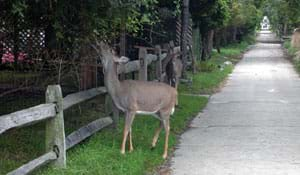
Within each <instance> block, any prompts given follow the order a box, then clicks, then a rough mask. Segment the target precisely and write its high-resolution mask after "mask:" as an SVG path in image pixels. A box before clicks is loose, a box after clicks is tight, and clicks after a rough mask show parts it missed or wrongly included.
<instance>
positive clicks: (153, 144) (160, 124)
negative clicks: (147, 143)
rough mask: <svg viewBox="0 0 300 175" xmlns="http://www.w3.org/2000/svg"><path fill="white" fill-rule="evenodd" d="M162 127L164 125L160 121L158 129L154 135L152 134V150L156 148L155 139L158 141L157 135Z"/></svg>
mask: <svg viewBox="0 0 300 175" xmlns="http://www.w3.org/2000/svg"><path fill="white" fill-rule="evenodd" d="M163 126H164V125H163V122H162V121H160V123H159V127H158V128H157V129H156V131H155V134H154V137H153V140H152V149H154V148H155V146H156V143H157V139H158V137H159V134H160V132H161V130H162V128H163Z"/></svg>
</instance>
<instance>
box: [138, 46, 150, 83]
mask: <svg viewBox="0 0 300 175" xmlns="http://www.w3.org/2000/svg"><path fill="white" fill-rule="evenodd" d="M146 55H147V50H146V48H140V49H139V60H140V70H139V80H142V81H147V80H148V78H147V70H148V69H147V59H146Z"/></svg>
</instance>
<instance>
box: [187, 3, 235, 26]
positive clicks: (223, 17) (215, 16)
mask: <svg viewBox="0 0 300 175" xmlns="http://www.w3.org/2000/svg"><path fill="white" fill-rule="evenodd" d="M190 12H191V14H192V18H193V21H194V23H195V24H196V25H198V26H199V27H200V28H201V30H202V31H203V30H204V31H208V30H210V29H215V28H219V27H222V26H224V25H225V24H226V22H227V21H228V19H229V16H230V14H229V7H228V1H227V0H215V1H208V0H206V1H203V0H191V1H190Z"/></svg>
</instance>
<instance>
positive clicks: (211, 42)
mask: <svg viewBox="0 0 300 175" xmlns="http://www.w3.org/2000/svg"><path fill="white" fill-rule="evenodd" d="M214 33H215V32H214V30H210V31H208V55H209V57H210V55H211V52H212V50H213V46H214Z"/></svg>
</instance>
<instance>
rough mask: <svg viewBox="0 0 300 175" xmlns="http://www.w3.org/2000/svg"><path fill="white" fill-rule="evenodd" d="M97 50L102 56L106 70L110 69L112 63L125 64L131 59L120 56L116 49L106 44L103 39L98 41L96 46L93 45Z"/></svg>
mask: <svg viewBox="0 0 300 175" xmlns="http://www.w3.org/2000/svg"><path fill="white" fill-rule="evenodd" d="M92 47H93V48H94V49H95V50H96V52H97V54H98V55H99V56H100V59H101V63H102V65H103V69H104V70H108V69H109V66H110V64H112V63H114V64H125V63H127V62H128V61H129V58H127V57H125V56H121V57H119V56H118V55H117V53H116V51H115V50H114V49H112V48H111V47H109V45H108V44H105V43H104V42H103V41H101V42H98V41H96V46H95V45H92Z"/></svg>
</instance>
